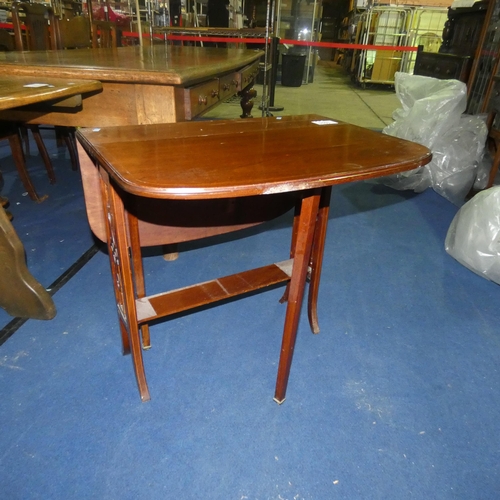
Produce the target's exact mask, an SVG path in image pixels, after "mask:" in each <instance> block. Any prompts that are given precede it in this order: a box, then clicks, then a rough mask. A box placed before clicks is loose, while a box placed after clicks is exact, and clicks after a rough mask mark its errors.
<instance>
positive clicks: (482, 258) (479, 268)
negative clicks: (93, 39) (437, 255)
mask: <svg viewBox="0 0 500 500" xmlns="http://www.w3.org/2000/svg"><path fill="white" fill-rule="evenodd" d="M445 249H446V251H447V252H448V253H449V254H450V255H451V256H452V257H453V258H454V259H456V260H457V261H458V262H460V263H461V264H462V265H464V266H465V267H467V268H468V269H470V270H471V271H474V272H475V273H477V274H479V275H480V276H482V277H483V278H487V279H489V280H491V281H494V282H495V283H498V284H500V186H495V187H492V188H490V189H486V190H484V191H481V192H480V193H478V194H476V196H474V197H473V198H472V199H471V200H469V201H468V202H467V203H465V204H464V205H463V206H462V207H461V208H460V210H459V211H458V212H457V213H456V215H455V217H454V219H453V221H452V223H451V225H450V227H449V229H448V233H447V235H446V240H445Z"/></svg>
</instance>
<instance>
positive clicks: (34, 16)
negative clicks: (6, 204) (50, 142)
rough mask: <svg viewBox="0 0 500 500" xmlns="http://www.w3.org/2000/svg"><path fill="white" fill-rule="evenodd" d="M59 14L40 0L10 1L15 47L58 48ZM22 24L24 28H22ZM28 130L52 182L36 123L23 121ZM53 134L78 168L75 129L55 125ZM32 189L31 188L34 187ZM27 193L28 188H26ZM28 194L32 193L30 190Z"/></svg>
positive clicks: (50, 171) (52, 171) (51, 174)
mask: <svg viewBox="0 0 500 500" xmlns="http://www.w3.org/2000/svg"><path fill="white" fill-rule="evenodd" d="M58 21H59V20H58V18H57V17H56V16H55V14H54V10H53V9H52V8H51V7H49V6H46V5H43V4H36V3H33V4H30V3H25V2H18V3H14V4H13V5H12V24H13V27H14V43H15V48H16V50H21V51H22V50H57V49H59V48H61V34H60V31H59V22H58ZM23 26H24V28H25V29H24V30H23ZM26 127H27V128H28V129H29V130H31V132H32V134H33V137H34V139H35V142H36V144H37V147H38V151H39V152H40V155H41V156H42V158H43V161H44V163H45V168H46V169H47V173H48V174H49V180H50V182H51V183H54V182H55V174H54V169H53V167H52V162H51V161H50V157H49V155H48V153H47V149H46V148H45V144H44V143H43V139H42V136H41V134H40V129H39V127H38V125H26ZM56 134H57V135H58V136H60V137H61V138H62V139H63V140H64V142H65V143H66V146H67V147H68V150H69V154H70V158H71V165H72V168H73V170H77V168H78V156H77V154H76V143H75V139H74V131H72V130H70V129H68V130H66V128H65V127H57V128H56ZM33 189H34V188H33ZM28 193H30V190H28ZM30 196H31V194H30Z"/></svg>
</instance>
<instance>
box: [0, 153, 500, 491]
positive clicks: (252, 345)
mask: <svg viewBox="0 0 500 500" xmlns="http://www.w3.org/2000/svg"><path fill="white" fill-rule="evenodd" d="M0 153H2V154H1V155H0V163H1V168H2V171H3V172H4V180H5V184H4V187H3V189H2V194H3V195H6V196H8V197H9V198H10V200H11V211H12V212H13V213H14V216H15V219H14V225H15V227H16V229H17V231H18V233H19V236H20V237H21V239H22V240H23V242H24V244H25V247H26V252H27V259H28V264H29V267H30V269H31V270H32V272H33V274H34V275H35V276H36V277H37V278H38V279H39V280H40V281H41V282H42V283H43V284H44V285H45V286H48V285H49V284H50V283H52V282H53V281H54V280H55V279H56V278H57V277H58V276H59V275H60V274H61V273H62V272H64V271H65V270H66V269H67V268H68V267H70V266H71V265H72V263H74V262H75V261H77V260H78V258H79V257H80V256H81V255H82V254H84V253H85V251H87V250H88V249H89V248H90V247H91V246H92V245H93V244H94V240H93V238H92V236H91V234H90V232H89V230H88V227H87V223H86V216H85V212H84V205H83V200H82V195H81V188H80V181H79V174H78V173H75V172H72V171H71V170H70V166H69V161H67V160H65V159H63V158H62V157H61V158H60V159H59V160H55V167H56V173H57V175H58V183H57V184H56V185H55V186H49V185H48V183H47V180H46V177H45V174H44V172H42V171H41V170H40V169H39V162H38V160H37V158H32V159H31V160H30V162H31V164H32V169H33V176H34V179H35V182H36V184H37V186H38V187H39V189H40V192H41V193H45V192H46V193H48V194H49V195H50V196H49V199H48V200H47V201H46V202H44V203H43V204H41V205H36V204H34V203H33V202H31V201H30V200H29V199H28V198H27V197H22V196H21V195H20V194H21V193H22V187H21V185H20V183H19V181H18V180H17V177H16V175H15V174H14V173H13V171H12V164H11V159H10V158H9V156H8V151H7V150H6V149H5V148H4V149H2V150H1V151H0ZM332 196H333V199H332V211H331V216H330V225H329V233H328V238H327V244H326V252H325V262H324V270H323V275H322V283H321V288H320V298H319V313H320V326H321V333H320V334H319V335H318V336H313V335H312V334H311V333H310V331H309V329H308V324H307V318H306V315H305V314H303V317H302V319H301V324H300V327H299V336H298V341H297V347H296V351H295V356H294V362H293V366H292V372H291V377H290V383H289V389H288V393H287V400H286V402H285V403H284V404H283V405H281V406H278V405H277V404H275V403H274V402H273V401H272V397H273V394H274V383H275V377H276V370H277V360H278V355H279V349H280V340H281V333H282V326H283V318H284V311H285V306H284V305H281V304H279V302H278V300H279V298H280V297H281V293H282V289H281V288H279V289H274V290H271V291H267V292H264V293H260V294H256V295H253V296H251V297H248V298H244V299H240V300H235V301H231V302H229V303H226V304H224V305H221V306H218V307H211V308H206V309H204V310H201V311H198V312H196V313H194V314H190V315H181V316H178V317H176V318H173V319H171V320H169V321H165V322H161V323H158V324H156V325H154V326H153V328H152V343H153V347H152V348H151V350H149V351H147V352H145V353H144V359H145V364H146V374H147V376H148V382H149V388H150V391H151V395H152V401H151V402H149V403H141V402H140V399H139V396H138V392H137V388H136V383H135V378H134V375H133V371H132V365H131V360H130V358H129V357H123V356H122V355H121V352H120V334H119V330H118V323H117V318H116V312H115V306H114V297H113V291H112V285H111V279H110V274H109V263H108V257H107V255H106V253H105V252H104V251H102V250H101V251H99V252H98V253H97V254H96V255H95V256H94V257H93V258H92V259H91V260H90V261H89V262H88V263H87V264H86V265H85V266H84V267H83V268H82V269H81V270H80V271H79V272H78V273H77V274H76V276H75V277H73V278H72V279H71V280H70V281H69V282H68V283H67V284H66V285H65V286H64V287H63V288H62V289H61V290H60V291H58V292H57V293H56V294H55V295H54V300H55V303H56V306H57V309H58V313H57V316H56V318H55V319H53V320H52V321H48V322H42V321H28V322H26V323H25V324H24V325H22V326H21V327H20V328H19V329H18V330H17V331H16V332H15V333H14V335H12V336H11V337H10V338H9V339H8V340H7V341H6V342H5V343H4V344H3V345H2V346H1V347H0V360H1V364H0V374H1V375H0V377H1V378H0V391H1V398H0V422H1V433H0V485H1V491H2V492H1V493H0V495H1V497H2V498H5V499H9V500H10V499H23V500H25V499H44V500H46V499H52V500H53V499H65V500H66V499H120V500H123V499H134V500H135V499H217V500H218V499H221V500H225V499H235V500H243V499H249V500H255V499H258V500H267V499H273V500H274V499H276V500H282V499H287V500H299V499H305V500H310V499H315V500H325V499H348V500H354V499H398V500H399V499H406V498H411V499H425V500H428V499H498V498H500V432H499V431H500V428H499V427H500V374H499V367H500V324H499V321H498V317H499V312H498V297H499V296H500V290H499V288H498V286H497V285H495V284H493V283H491V282H488V281H486V280H485V279H482V278H480V277H478V276H476V275H475V274H473V273H472V272H470V271H468V270H467V269H465V268H464V267H462V266H461V265H460V264H458V263H457V262H455V261H454V260H453V259H452V258H451V257H449V256H448V255H447V254H446V252H445V250H444V246H443V243H444V238H445V235H446V231H447V229H448V226H449V224H450V222H451V220H452V218H453V216H454V214H455V212H456V207H454V206H453V205H452V204H450V203H449V202H448V201H446V200H444V199H443V198H441V197H439V196H438V195H437V194H435V193H434V192H432V191H427V192H424V193H422V194H419V195H415V194H411V193H401V192H395V191H392V190H390V189H389V188H385V187H382V186H377V185H373V184H369V183H357V184H352V185H346V186H339V187H336V188H335V189H334V191H333V195H332ZM290 220H291V217H290V215H286V216H284V217H282V218H280V219H278V220H276V221H274V222H273V223H271V224H269V225H267V226H266V227H265V228H264V227H262V228H259V229H258V230H252V231H249V232H248V233H245V234H238V235H237V237H234V238H224V239H221V241H217V240H211V241H210V242H208V243H207V244H206V245H201V244H192V245H187V246H185V247H184V248H183V252H182V253H181V256H180V258H179V259H178V260H177V261H175V262H165V261H164V260H163V259H162V257H161V256H159V255H151V256H150V257H148V258H147V259H146V264H145V266H146V267H145V269H146V273H147V277H148V279H149V287H148V292H150V293H153V292H155V291H156V290H160V289H163V288H164V286H165V283H168V284H169V285H170V284H172V285H173V286H177V285H183V284H189V283H193V282H196V281H198V280H204V279H210V278H213V277H217V276H220V275H224V274H227V273H232V272H235V271H238V270H241V269H244V268H251V267H253V266H255V265H259V264H267V263H270V262H272V261H276V260H283V259H284V258H286V256H287V254H288V249H289V237H290V226H289V222H290ZM244 236H245V237H244ZM216 243H219V244H218V245H217V246H215V244H216ZM0 319H1V320H2V324H1V325H0V326H3V325H5V324H7V323H8V322H9V321H10V320H11V318H10V317H8V316H7V315H6V314H5V313H3V312H0Z"/></svg>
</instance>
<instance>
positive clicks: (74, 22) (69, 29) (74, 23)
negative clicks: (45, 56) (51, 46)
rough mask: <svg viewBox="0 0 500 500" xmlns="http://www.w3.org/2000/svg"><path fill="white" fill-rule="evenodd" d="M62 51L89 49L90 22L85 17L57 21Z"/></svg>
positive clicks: (90, 42)
mask: <svg viewBox="0 0 500 500" xmlns="http://www.w3.org/2000/svg"><path fill="white" fill-rule="evenodd" d="M59 33H60V35H61V48H62V49H90V48H91V47H92V34H91V31H90V20H89V18H88V17H85V16H75V17H72V18H70V19H61V20H59Z"/></svg>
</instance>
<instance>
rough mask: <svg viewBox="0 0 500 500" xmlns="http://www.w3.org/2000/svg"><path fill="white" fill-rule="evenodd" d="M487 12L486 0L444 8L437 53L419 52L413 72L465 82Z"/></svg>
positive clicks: (466, 81) (467, 78)
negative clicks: (445, 11)
mask: <svg viewBox="0 0 500 500" xmlns="http://www.w3.org/2000/svg"><path fill="white" fill-rule="evenodd" d="M487 9H488V2H487V1H482V2H476V3H475V4H474V5H473V6H472V7H463V8H457V9H452V8H450V9H448V20H447V21H446V24H445V26H444V30H443V43H442V44H441V47H440V49H439V52H438V53H437V54H436V53H430V52H423V51H419V52H418V54H417V58H416V60H415V67H414V70H413V73H414V74H415V75H423V76H432V77H434V78H441V79H450V78H454V79H457V80H460V81H462V82H465V83H468V81H469V77H470V74H471V68H472V64H473V60H474V55H475V53H476V50H477V47H478V44H479V41H480V38H481V32H482V28H483V24H484V20H485V17H486V12H487Z"/></svg>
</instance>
